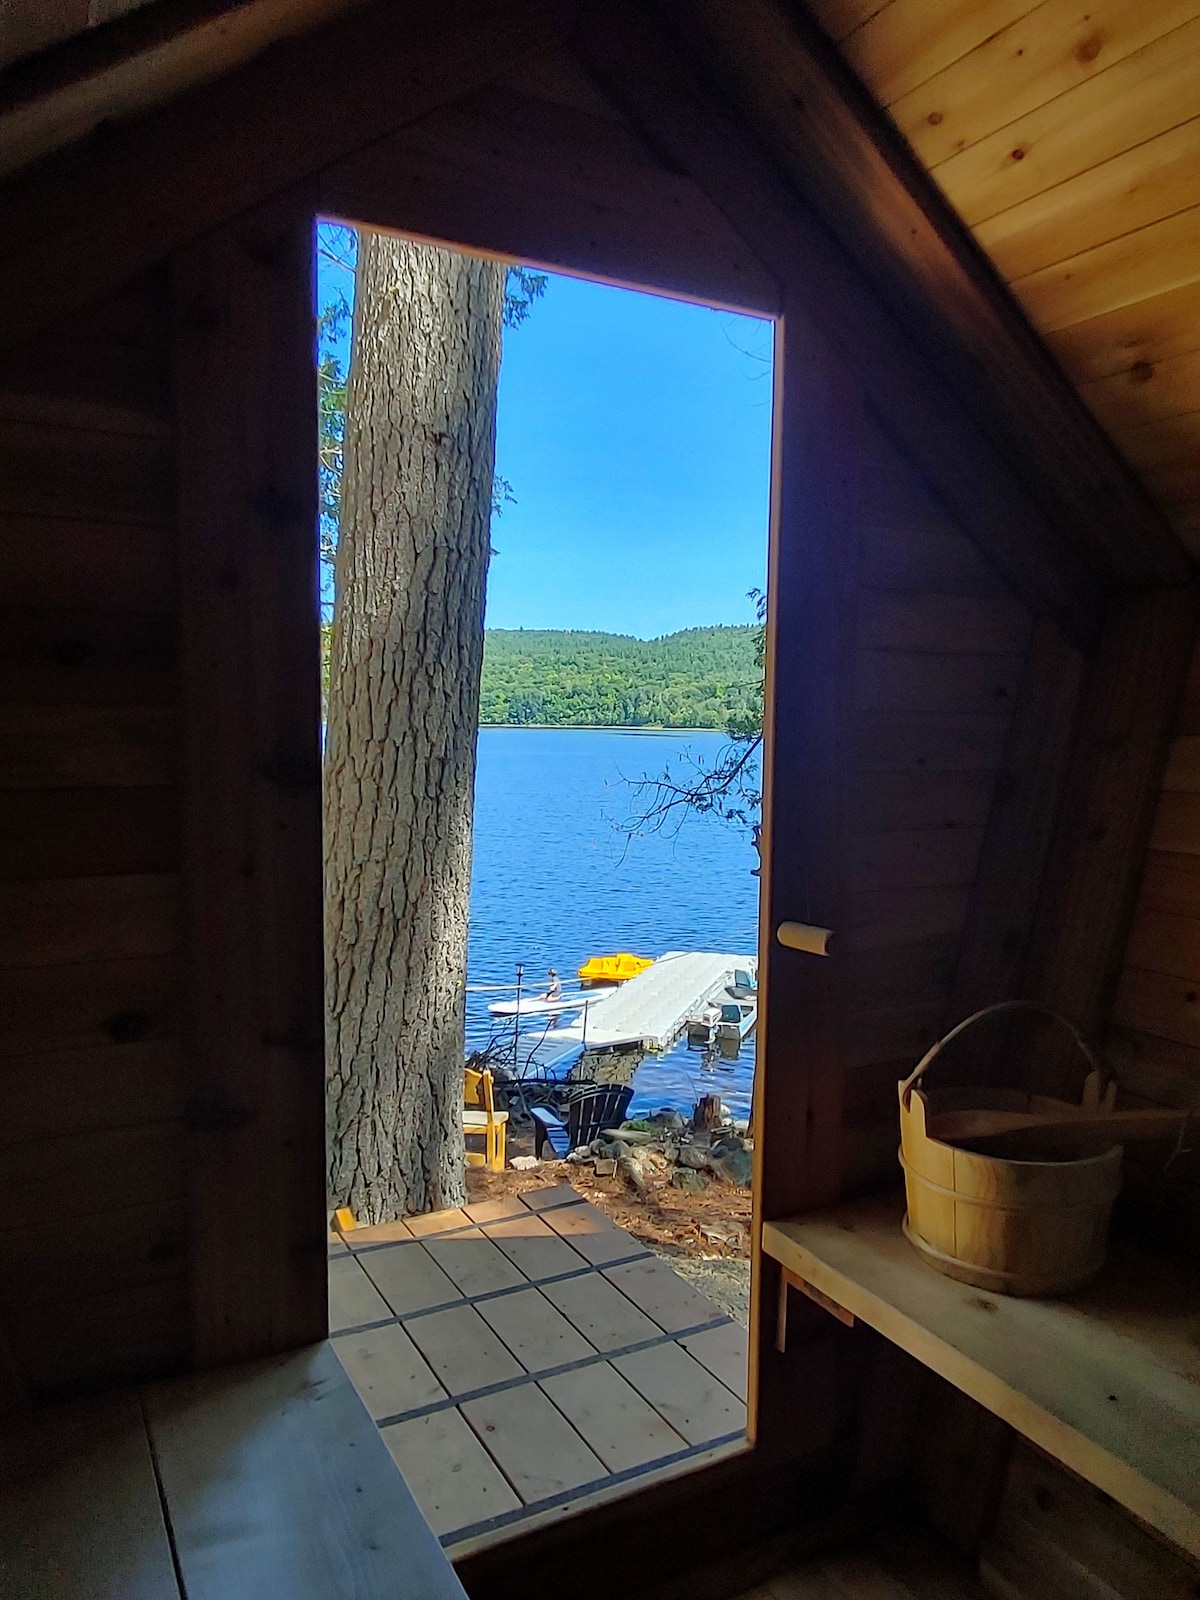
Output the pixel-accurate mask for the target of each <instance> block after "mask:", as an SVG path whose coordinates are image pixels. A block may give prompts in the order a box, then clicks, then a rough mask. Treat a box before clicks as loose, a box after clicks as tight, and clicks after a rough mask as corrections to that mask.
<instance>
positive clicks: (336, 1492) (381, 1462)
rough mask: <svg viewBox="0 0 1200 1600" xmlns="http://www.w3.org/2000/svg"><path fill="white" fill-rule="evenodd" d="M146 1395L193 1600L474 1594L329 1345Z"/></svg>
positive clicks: (458, 1598)
mask: <svg viewBox="0 0 1200 1600" xmlns="http://www.w3.org/2000/svg"><path fill="white" fill-rule="evenodd" d="M144 1399H145V1406H146V1415H147V1420H148V1423H149V1428H150V1436H151V1441H152V1443H153V1447H154V1452H155V1457H156V1459H157V1461H158V1466H159V1472H160V1476H161V1480H162V1485H163V1492H164V1494H165V1496H166V1500H167V1504H168V1506H169V1507H170V1513H171V1522H172V1528H173V1530H174V1537H175V1548H176V1553H177V1557H178V1561H179V1570H180V1575H181V1578H182V1582H183V1586H184V1588H185V1590H186V1592H187V1596H188V1600H228V1597H229V1596H230V1595H234V1594H237V1595H253V1596H254V1597H255V1600H310V1597H311V1600H318V1597H320V1600H325V1597H327V1596H329V1595H331V1594H355V1595H362V1596H364V1597H365V1596H368V1595H378V1596H380V1597H382V1596H384V1595H399V1594H403V1596H404V1600H464V1592H463V1589H462V1586H461V1584H460V1583H459V1581H458V1579H457V1578H456V1577H455V1576H454V1571H453V1569H452V1568H451V1567H450V1565H449V1563H448V1562H447V1560H446V1558H445V1556H444V1555H443V1554H442V1551H441V1548H440V1546H439V1545H438V1542H437V1539H436V1538H435V1536H434V1534H433V1533H432V1532H431V1531H430V1528H429V1525H428V1524H427V1522H426V1521H425V1520H424V1518H423V1517H422V1516H421V1513H420V1512H419V1511H418V1509H417V1506H416V1504H415V1503H414V1500H413V1498H412V1495H411V1494H410V1493H409V1491H408V1489H407V1488H406V1487H405V1484H404V1480H403V1479H402V1477H401V1476H400V1474H399V1473H398V1472H397V1470H396V1467H395V1463H394V1462H393V1460H392V1459H391V1457H390V1456H389V1454H388V1451H387V1448H386V1446H385V1444H384V1442H383V1440H382V1438H381V1437H380V1434H379V1432H378V1430H377V1429H376V1428H375V1425H374V1424H373V1423H372V1422H371V1420H370V1418H369V1417H368V1416H367V1414H366V1412H365V1411H364V1409H363V1406H362V1402H361V1401H360V1400H359V1398H358V1396H357V1395H356V1394H355V1393H354V1390H353V1388H352V1387H351V1385H350V1380H349V1378H347V1376H346V1374H345V1372H344V1371H343V1370H342V1367H341V1365H340V1363H339V1362H338V1359H337V1357H336V1355H335V1354H334V1352H333V1350H332V1348H331V1347H330V1346H329V1345H328V1344H321V1345H313V1346H309V1347H307V1348H306V1349H303V1350H298V1351H293V1352H291V1353H290V1354H288V1355H286V1356H280V1357H275V1358H272V1359H271V1360H269V1361H261V1362H254V1363H251V1364H249V1365H247V1366H244V1367H236V1368H230V1369H225V1370H223V1371H216V1372H210V1373H205V1374H202V1375H200V1376H199V1377H195V1378H188V1379H184V1380H182V1381H179V1382H174V1383H166V1384H156V1385H154V1386H153V1387H151V1388H149V1389H147V1390H146V1391H145V1392H144Z"/></svg>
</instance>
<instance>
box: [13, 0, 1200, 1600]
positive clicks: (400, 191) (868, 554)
mask: <svg viewBox="0 0 1200 1600" xmlns="http://www.w3.org/2000/svg"><path fill="white" fill-rule="evenodd" d="M0 62H2V63H3V72H2V74H0V222H2V227H3V233H4V237H5V241H6V244H5V254H6V259H7V262H8V266H7V270H6V283H7V289H6V291H5V293H4V295H3V296H2V297H0V345H2V346H3V350H4V362H3V370H2V374H0V523H2V525H3V528H4V534H5V551H6V555H5V569H6V571H7V572H8V576H9V580H11V581H10V582H9V583H8V587H7V589H6V591H5V595H4V600H3V604H4V616H5V626H4V641H5V642H4V647H3V674H2V691H0V698H2V707H0V743H2V747H3V761H2V763H0V817H2V826H0V878H2V881H3V887H2V889H0V896H2V905H3V915H2V917H0V929H2V932H0V985H2V994H3V1000H2V1002H0V1016H2V1017H3V1042H2V1044H0V1194H2V1195H3V1196H4V1199H5V1204H4V1207H3V1215H2V1217H0V1413H2V1414H3V1417H4V1421H3V1423H0V1588H2V1589H3V1591H4V1593H5V1594H11V1595H14V1596H22V1597H24V1596H30V1597H34V1596H36V1597H42V1596H50V1595H55V1596H64V1597H67V1600H71V1597H74V1596H84V1595H87V1596H89V1597H93V1600H98V1597H104V1600H109V1597H112V1600H116V1597H118V1596H121V1597H125V1596H130V1597H137V1600H142V1597H145V1600H160V1597H161V1600H168V1597H175V1596H178V1595H186V1596H187V1597H188V1600H218V1597H221V1600H224V1597H230V1596H241V1595H255V1596H258V1595H264V1596H265V1595H270V1596H275V1595H278V1596H280V1597H284V1596H287V1597H289V1600H301V1597H307V1596H310V1595H311V1596H314V1597H316V1596H321V1597H334V1596H339V1597H340V1596H347V1597H349V1596H351V1595H353V1596H355V1597H356V1600H374V1597H375V1596H380V1597H382V1596H393V1595H394V1596H405V1597H412V1600H418V1597H419V1600H434V1597H438V1596H453V1595H460V1594H461V1593H462V1592H463V1589H465V1591H466V1593H467V1594H469V1595H470V1596H471V1597H472V1600H493V1597H494V1600H501V1597H508V1596H516V1595H524V1594H527V1593H529V1592H530V1591H531V1590H532V1589H534V1588H535V1587H536V1589H537V1590H538V1591H540V1592H546V1591H547V1590H551V1591H552V1589H553V1586H554V1585H555V1584H556V1583H562V1584H563V1585H564V1586H567V1585H569V1586H570V1588H571V1590H572V1592H573V1593H574V1594H575V1595H576V1596H578V1597H580V1600H586V1597H590V1596H592V1595H593V1594H594V1595H596V1596H599V1595H601V1594H608V1593H610V1592H611V1591H612V1588H613V1586H614V1584H616V1585H618V1586H619V1587H620V1588H622V1589H623V1590H624V1591H625V1592H626V1593H628V1594H631V1595H635V1596H636V1595H641V1594H643V1593H644V1594H646V1595H651V1594H653V1595H655V1596H660V1597H663V1596H671V1595H675V1594H678V1595H680V1596H683V1595H688V1596H695V1597H700V1596H709V1597H713V1600H716V1597H717V1596H724V1595H744V1594H749V1593H751V1592H753V1593H754V1594H755V1595H756V1596H758V1597H759V1600H771V1597H774V1600H786V1597H787V1596H805V1597H808V1596H831V1597H832V1596H836V1597H845V1596H851V1595H853V1596H863V1597H884V1596H888V1597H892V1600H903V1597H905V1596H916V1597H929V1600H937V1597H942V1596H947V1597H948V1596H960V1595H975V1594H990V1595H993V1596H999V1597H1003V1600H1043V1597H1049V1596H1051V1595H1053V1596H1055V1597H1056V1600H1059V1597H1062V1600H1070V1597H1074V1596H1080V1597H1084V1596H1097V1595H1104V1596H1106V1597H1112V1596H1117V1597H1119V1600H1143V1597H1149V1596H1155V1597H1171V1600H1174V1597H1183V1596H1188V1595H1191V1596H1194V1595H1196V1594H1197V1593H1200V1444H1198V1440H1200V1428H1198V1424H1200V1400H1198V1399H1197V1396H1198V1395H1200V1389H1198V1388H1197V1377H1198V1376H1200V1365H1198V1357H1200V1315H1198V1313H1200V1303H1198V1300H1197V1296H1196V1292H1195V1281H1196V1252H1197V1246H1198V1244H1200V1167H1198V1166H1197V1157H1196V1155H1195V1154H1194V1153H1190V1152H1189V1151H1188V1150H1187V1148H1186V1140H1184V1141H1183V1147H1182V1148H1180V1149H1178V1150H1176V1151H1175V1153H1174V1156H1173V1158H1172V1159H1171V1160H1170V1162H1169V1163H1165V1162H1164V1153H1163V1150H1162V1148H1161V1147H1160V1146H1157V1145H1141V1144H1134V1145H1131V1146H1130V1147H1129V1149H1128V1150H1127V1153H1126V1162H1125V1182H1124V1189H1123V1193H1122V1195H1121V1197H1120V1199H1119V1201H1118V1206H1117V1214H1116V1219H1115V1223H1114V1235H1113V1242H1112V1248H1111V1251H1110V1260H1109V1264H1108V1266H1107V1267H1106V1268H1105V1270H1104V1272H1103V1273H1102V1274H1101V1276H1100V1277H1099V1278H1097V1279H1096V1280H1095V1281H1094V1283H1093V1284H1091V1285H1090V1286H1089V1287H1088V1288H1086V1289H1085V1290H1083V1291H1081V1292H1080V1293H1079V1294H1077V1295H1073V1296H1068V1297H1066V1298H1062V1299H1048V1300H1026V1299H1019V1298H1013V1297H1009V1296H1004V1295H999V1294H996V1293H992V1292H989V1291H984V1290H980V1289H978V1288H970V1287H968V1286H967V1285H964V1284H962V1283H959V1282H956V1281H955V1280H954V1279H952V1278H949V1277H944V1276H942V1275H940V1274H938V1273H936V1272H934V1271H932V1270H931V1269H930V1268H929V1267H928V1266H927V1265H926V1264H925V1263H923V1262H922V1261H920V1260H919V1259H918V1257H917V1255H916V1253H915V1252H914V1251H913V1250H912V1249H911V1248H910V1247H909V1245H908V1244H907V1243H906V1242H905V1240H904V1239H903V1237H902V1236H901V1234H900V1217H901V1212H902V1209H903V1204H902V1201H901V1199H900V1197H899V1189H898V1185H899V1183H900V1180H901V1174H900V1171H899V1168H898V1166H897V1161H896V1149H897V1143H898V1136H899V1130H898V1110H897V1093H896V1085H897V1082H898V1080H900V1079H902V1078H904V1077H906V1076H907V1075H908V1074H909V1072H910V1071H911V1070H912V1068H913V1066H914V1065H915V1063H916V1061H917V1059H918V1058H919V1057H920V1056H921V1055H922V1053H923V1052H924V1051H925V1050H926V1049H927V1048H928V1047H929V1046H930V1045H931V1044H932V1043H933V1042H934V1041H935V1040H936V1039H937V1038H938V1037H939V1036H940V1035H941V1034H942V1033H943V1032H944V1031H945V1030H946V1029H947V1028H949V1027H950V1026H951V1025H952V1024H954V1023H956V1022H958V1021H959V1020H961V1019H962V1018H964V1017H966V1016H967V1015H968V1014H969V1013H971V1012H973V1011H975V1010H976V1009H978V1008H981V1007H983V1006H986V1005H989V1004H991V1003H993V1002H997V1001H1002V1000H1009V999H1023V1000H1028V1001H1031V1002H1035V1003H1037V1004H1040V1005H1043V1006H1047V1007H1049V1008H1051V1009H1053V1010H1054V1011H1056V1012H1059V1013H1062V1014H1065V1015H1066V1016H1067V1017H1068V1018H1070V1019H1071V1021H1072V1022H1074V1023H1075V1024H1076V1025H1077V1026H1078V1027H1079V1028H1081V1029H1082V1030H1083V1032H1084V1033H1085V1034H1086V1035H1087V1037H1088V1038H1089V1039H1090V1040H1091V1041H1092V1042H1093V1043H1094V1044H1095V1045H1096V1046H1097V1047H1098V1048H1099V1049H1100V1050H1101V1052H1102V1053H1103V1055H1104V1057H1105V1059H1106V1061H1107V1063H1108V1066H1109V1068H1110V1069H1111V1071H1112V1072H1113V1073H1114V1074H1115V1076H1116V1079H1117V1082H1118V1085H1119V1094H1120V1100H1119V1104H1120V1105H1124V1106H1128V1107H1131V1108H1144V1107H1151V1106H1166V1107H1174V1108H1181V1109H1193V1108H1195V1107H1196V1106H1197V1103H1198V1101H1200V656H1198V655H1197V648H1196V647H1197V623H1198V620H1200V589H1198V586H1197V574H1196V559H1197V556H1198V555H1200V0H1158V3H1156V4H1153V5H1147V4H1146V3H1145V0H1090V5H1089V9H1088V10H1087V11H1086V13H1085V11H1084V10H1083V8H1082V6H1081V5H1075V4H1072V3H1068V0H1041V3H1038V4H1035V3H1034V0H810V3H809V5H808V6H807V8H806V7H805V6H804V5H802V4H801V3H800V0H642V3H640V4H639V3H637V0H578V3H575V4H566V5H560V4H555V3H554V0H445V3H443V4H442V5H439V6H422V5H418V4H415V3H410V0H375V3H363V0H240V3H237V0H141V3H140V4H139V3H138V0H132V4H131V3H130V0H10V3H9V4H7V5H6V6H4V7H3V8H2V9H0ZM319 216H329V217H335V218H343V219H346V220H350V221H353V222H356V223H361V224H363V225H367V226H373V227H377V228H383V229H392V230H395V231H398V232H402V233H405V234H410V235H414V236H417V237H419V238H423V239H429V240H433V241H438V242H445V243H449V244H454V245H458V246H461V247H464V248H467V249H472V250H475V251H479V252H482V253H485V254H490V255H494V256H496V257H499V258H501V259H513V260H520V261H524V262H531V263H537V264H544V265H545V266H547V267H550V268H553V269H557V270H564V271H568V272H574V273H579V274H584V275H588V276H593V277H597V278H601V279H604V280H607V281H611V282H616V283H627V284H632V285H637V286H641V287H645V288H649V289H654V290H659V291H662V292H665V293H669V294H674V295H679V296H683V297H687V298H690V299H695V300H698V301H702V302H707V303H710V304H714V305H720V306H729V307H733V308H741V309H746V310H752V311H755V312H757V313H761V314H765V315H768V316H771V317H773V318H776V319H777V321H778V331H779V338H780V346H779V348H780V350H781V356H780V359H779V360H778V363H777V383H776V396H775V461H774V474H775V479H774V500H773V518H772V544H771V556H770V612H769V620H768V685H767V692H768V702H767V728H766V753H767V761H766V799H765V816H764V824H765V826H764V860H763V872H762V891H763V895H762V923H761V940H760V953H761V961H762V968H763V971H764V973H765V979H764V1007H763V1013H762V1019H763V1020H762V1022H761V1025H760V1032H759V1058H758V1067H757V1071H758V1079H757V1092H756V1118H757V1122H756V1153H755V1159H756V1167H757V1171H756V1179H755V1185H756V1187H755V1203H756V1229H755V1241H754V1260H753V1273H754V1279H753V1284H754V1289H753V1322H752V1339H751V1344H752V1363H751V1401H750V1417H751V1428H750V1440H749V1444H748V1447H747V1449H746V1450H745V1451H744V1452H741V1453H740V1454H738V1455H737V1456H736V1457H735V1458H731V1459H729V1460H725V1461H722V1462H720V1463H718V1464H716V1465H715V1466H711V1467H706V1468H703V1469H702V1470H699V1471H697V1472H695V1473H693V1474H691V1475H689V1476H685V1477H681V1478H678V1479H676V1480H674V1481H673V1482H671V1483H669V1484H664V1485H660V1486H657V1487H654V1488H650V1489H646V1490H643V1491H642V1492H640V1493H638V1494H636V1495H633V1496H630V1497H628V1498H624V1499H614V1500H612V1501H610V1502H609V1503H607V1504H606V1505H605V1506H604V1507H602V1508H601V1509H599V1510H595V1511H590V1512H587V1513H586V1514H581V1515H579V1516H577V1517H574V1518H566V1519H564V1520H562V1521H560V1522H559V1523H557V1524H556V1525H555V1526H553V1527H550V1528H544V1529H540V1530H538V1531H536V1532H532V1533H528V1534H525V1535H519V1534H518V1535H517V1536H515V1537H514V1538H513V1539H511V1540H509V1541H507V1542H504V1543H500V1544H497V1545H494V1546H493V1547H491V1548H489V1549H487V1550H486V1551H482V1552H480V1553H478V1554H477V1555H474V1556H470V1557H468V1558H466V1559H465V1560H464V1561H462V1562H461V1563H460V1565H459V1568H458V1571H457V1574H456V1573H455V1571H454V1570H453V1569H452V1568H451V1566H450V1564H449V1563H448V1562H447V1561H446V1560H445V1558H444V1556H443V1554H442V1552H441V1550H440V1549H439V1547H438V1544H437V1541H436V1539H435V1538H434V1536H433V1534H432V1533H431V1532H430V1530H429V1529H428V1528H427V1527H426V1526H425V1525H424V1523H423V1521H422V1519H421V1517H420V1514H419V1513H418V1512H417V1510H416V1508H415V1506H414V1504H413V1502H412V1500H411V1498H410V1497H409V1496H408V1494H407V1491H406V1489H405V1486H404V1483H403V1480H402V1478H401V1477H400V1474H399V1472H398V1471H397V1470H396V1468H395V1467H394V1465H393V1464H392V1461H391V1459H390V1457H389V1456H388V1454H387V1452H386V1450H385V1449H384V1447H383V1446H382V1444H381V1443H380V1441H379V1437H378V1435H377V1433H376V1432H375V1430H374V1428H373V1426H372V1425H371V1423H370V1421H369V1419H368V1418H367V1415H366V1412H365V1411H364V1410H363V1408H362V1406H361V1404H360V1402H359V1401H358V1399H357V1398H356V1396H355V1395H354V1393H353V1391H352V1390H351V1389H350V1387H349V1385H348V1384H347V1382H346V1379H345V1376H344V1374H342V1373H341V1371H340V1368H339V1366H338V1363H337V1361H336V1359H335V1358H334V1357H333V1355H332V1353H331V1349H330V1347H329V1345H328V1344H327V1343H326V1342H325V1340H326V1335H327V1314H326V1286H325V1285H326V1279H325V1272H326V1224H327V1217H326V1213H325V1194H324V1174H325V1161H324V1106H323V1101H324V1068H323V1019H322V1009H323V1008H322V946H321V939H322V927H321V892H322V860H321V834H320V769H319V753H318V733H317V727H318V717H319V684H318V680H317V666H316V664H317V659H318V652H317V642H316V630H317V626H318V613H317V608H316V604H315V592H314V574H313V559H312V549H313V527H314V524H315V518H316V477H315V461H316V416H315V407H314V399H313V396H314V390H313V370H312V368H313V294H312V271H313V264H312V257H313V249H312V230H313V225H314V220H315V219H316V218H317V217H319ZM788 922H799V923H802V924H805V925H810V926H814V927H817V928H821V929H830V930H832V931H833V938H832V940H831V942H830V947H829V954H828V956H826V957H824V958H822V957H819V956H816V955H813V954H812V953H809V952H805V951H801V950H797V949H794V948H790V947H789V946H787V945H785V944H784V943H781V942H780V940H779V938H778V937H777V935H778V930H779V928H780V926H781V924H784V923H788ZM1002 1043H1003V1041H1002ZM1014 1063H1016V1065H1015V1066H1014ZM1073 1070H1074V1069H1073V1065H1072V1062H1071V1061H1070V1060H1069V1059H1068V1058H1067V1057H1066V1056H1065V1055H1064V1054H1062V1053H1061V1052H1058V1051H1056V1050H1054V1049H1052V1048H1051V1047H1050V1046H1049V1044H1048V1043H1046V1042H1045V1041H1043V1040H1042V1039H1041V1038H1040V1037H1039V1038H1037V1039H1035V1038H1034V1037H1033V1036H1032V1035H1030V1036H1028V1037H1026V1036H1025V1035H1024V1034H1023V1033H1019V1032H1018V1031H1017V1030H1016V1029H1015V1028H1014V1029H1013V1030H1012V1032H1011V1033H1010V1035H1009V1037H1008V1040H1007V1048H1004V1049H1002V1048H1000V1046H999V1045H998V1046H997V1048H996V1049H995V1050H993V1051H991V1052H990V1053H988V1054H986V1055H983V1056H979V1055H976V1056H974V1057H972V1058H971V1062H970V1064H969V1066H963V1067H960V1068H959V1072H960V1074H961V1073H964V1072H965V1073H966V1074H967V1075H968V1077H970V1076H973V1077H974V1080H975V1081H976V1082H977V1083H979V1084H987V1083H992V1082H994V1081H997V1080H998V1078H999V1076H1000V1075H1001V1074H1012V1073H1014V1072H1017V1073H1019V1074H1022V1075H1024V1076H1023V1077H1022V1082H1023V1083H1025V1082H1027V1083H1028V1084H1029V1085H1030V1086H1032V1085H1033V1084H1034V1083H1035V1082H1036V1083H1037V1084H1038V1085H1039V1086H1044V1085H1046V1084H1047V1083H1049V1084H1050V1085H1052V1086H1053V1089H1055V1090H1057V1091H1059V1092H1064V1093H1065V1092H1068V1090H1069V1091H1070V1092H1071V1093H1077V1092H1078V1085H1077V1084H1075V1083H1074V1082H1073V1079H1072V1073H1073ZM959 1081H962V1078H961V1076H960V1080H959ZM1044 1092H1051V1091H1050V1090H1046V1091H1044ZM460 1585H461V1586H462V1587H461V1588H460Z"/></svg>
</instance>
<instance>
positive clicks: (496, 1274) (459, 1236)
mask: <svg viewBox="0 0 1200 1600" xmlns="http://www.w3.org/2000/svg"><path fill="white" fill-rule="evenodd" d="M424 1249H426V1250H427V1251H428V1252H429V1254H430V1255H431V1256H432V1257H433V1259H434V1260H435V1261H436V1262H437V1264H438V1266H439V1267H441V1269H442V1271H443V1272H444V1273H445V1274H446V1276H447V1277H448V1278H450V1279H451V1280H452V1281H453V1282H454V1283H455V1284H457V1286H458V1287H459V1289H461V1291H462V1292H463V1294H465V1295H477V1294H494V1293H495V1291H496V1290H497V1289H515V1288H516V1287H517V1286H518V1285H519V1284H522V1283H524V1282H525V1278H524V1276H523V1275H522V1274H521V1272H520V1271H519V1270H518V1268H517V1267H515V1266H514V1265H513V1263H512V1262H511V1261H510V1260H509V1259H508V1257H507V1256H506V1255H505V1254H504V1252H503V1250H500V1249H499V1248H498V1247H497V1246H496V1245H494V1244H493V1243H492V1241H491V1240H490V1239H489V1238H488V1237H487V1236H486V1234H484V1233H481V1232H478V1231H476V1232H471V1233H454V1234H450V1235H449V1236H448V1237H446V1238H432V1239H427V1240H426V1241H425V1244H424Z"/></svg>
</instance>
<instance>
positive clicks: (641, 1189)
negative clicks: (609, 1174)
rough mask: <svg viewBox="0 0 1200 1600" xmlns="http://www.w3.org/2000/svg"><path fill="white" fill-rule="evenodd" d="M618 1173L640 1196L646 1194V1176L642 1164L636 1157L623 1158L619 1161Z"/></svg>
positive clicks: (627, 1156) (626, 1156)
mask: <svg viewBox="0 0 1200 1600" xmlns="http://www.w3.org/2000/svg"><path fill="white" fill-rule="evenodd" d="M617 1171H618V1172H619V1173H620V1174H621V1176H622V1177H623V1178H624V1179H625V1180H626V1182H627V1183H628V1184H629V1186H630V1187H631V1188H632V1189H636V1190H637V1192H638V1194H645V1192H646V1174H645V1172H644V1170H643V1168H642V1164H641V1162H640V1161H639V1160H638V1158H637V1157H636V1156H634V1155H625V1156H621V1157H620V1158H619V1159H618V1161H617Z"/></svg>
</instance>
